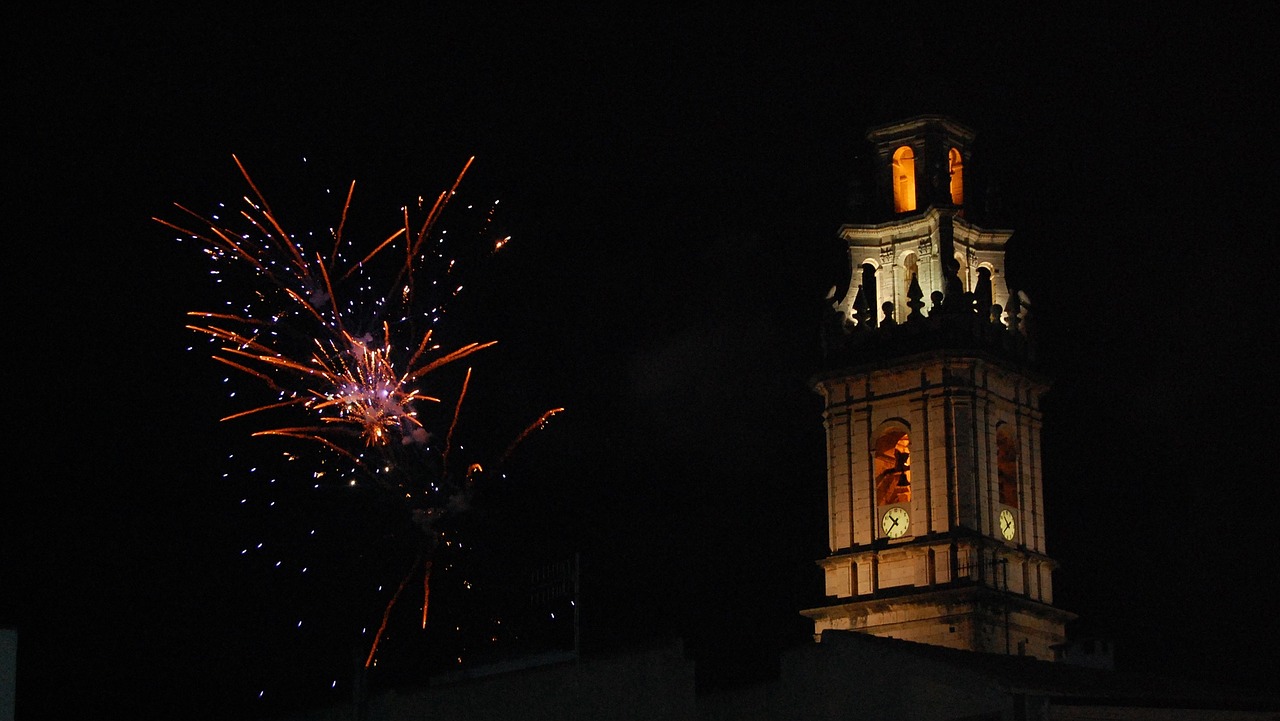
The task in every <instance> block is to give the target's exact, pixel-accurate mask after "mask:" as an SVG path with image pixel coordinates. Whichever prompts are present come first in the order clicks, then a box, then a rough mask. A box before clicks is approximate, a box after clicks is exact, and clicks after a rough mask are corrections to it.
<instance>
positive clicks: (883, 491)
mask: <svg viewBox="0 0 1280 721" xmlns="http://www.w3.org/2000/svg"><path fill="white" fill-rule="evenodd" d="M874 463H875V471H876V505H877V506H887V505H890V504H894V503H909V502H910V501H911V434H910V433H909V432H908V431H907V428H906V426H905V425H902V424H900V423H892V424H889V425H887V426H885V427H884V428H883V429H881V431H880V433H879V435H878V436H877V437H876V442H875V448H874Z"/></svg>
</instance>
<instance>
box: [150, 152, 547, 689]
mask: <svg viewBox="0 0 1280 721" xmlns="http://www.w3.org/2000/svg"><path fill="white" fill-rule="evenodd" d="M233 159H234V160H235V163H236V166H237V167H238V168H239V170H240V174H241V175H242V177H243V178H244V180H245V182H246V184H247V185H248V188H249V191H250V192H249V193H248V194H246V195H245V196H244V198H243V206H242V207H241V208H240V209H239V210H238V211H233V212H230V214H229V216H228V217H227V218H224V217H223V215H224V214H225V213H227V212H228V211H227V210H226V209H225V208H223V209H221V210H220V211H219V212H217V213H211V214H201V213H197V212H195V211H192V210H189V209H188V208H186V207H184V206H182V205H176V207H177V208H178V209H179V211H181V214H182V217H183V218H184V220H181V221H171V220H166V219H161V218H156V219H155V220H156V222H158V223H160V224H162V225H164V226H166V227H168V228H170V229H172V230H175V231H177V232H179V233H180V234H181V236H180V239H181V240H194V241H195V242H197V243H198V244H199V245H200V246H201V249H202V250H203V251H204V253H206V254H207V255H208V257H209V258H210V259H211V261H212V262H213V264H214V271H213V272H214V273H215V274H217V275H219V277H220V278H221V277H223V275H224V274H225V275H231V274H233V273H239V274H240V276H241V277H243V278H245V279H247V280H248V281H249V283H250V286H251V288H250V290H249V291H248V292H247V293H246V294H245V297H243V298H235V299H228V300H227V307H228V309H226V310H223V311H216V312H215V311H195V312H192V313H190V314H189V315H190V317H192V318H193V321H192V322H191V324H190V325H188V327H189V328H190V329H191V330H193V331H195V332H196V333H199V334H201V335H203V336H206V337H207V338H208V339H209V340H210V342H211V343H212V346H213V351H212V357H213V359H214V360H216V361H218V362H219V363H222V364H225V365H226V366H228V367H230V368H232V369H234V370H235V371H237V372H238V373H239V374H241V375H242V376H244V377H248V378H251V379H253V380H254V381H255V382H256V384H257V385H258V386H259V387H260V388H264V389H266V390H267V391H268V396H267V399H266V400H265V401H264V402H261V403H256V404H251V405H249V406H248V407H245V408H244V409H243V410H239V411H237V412H235V413H233V414H231V415H228V416H227V417H225V418H223V420H226V421H230V420H242V419H243V420H251V421H256V422H257V425H255V429H254V430H253V431H251V433H252V435H254V436H274V437H280V438H284V439H289V440H293V441H298V442H301V443H303V444H304V447H305V446H309V447H310V448H312V449H313V450H314V452H315V454H314V457H315V458H316V461H317V463H318V464H326V463H331V462H333V461H335V460H341V461H344V462H347V463H349V465H350V467H351V473H352V474H354V476H359V477H360V478H363V479H365V480H366V481H368V482H369V483H370V484H371V485H373V486H375V487H377V488H378V489H380V490H381V491H382V492H384V493H385V495H387V496H388V497H389V498H392V499H394V500H395V501H396V503H398V504H401V505H402V506H403V507H404V508H405V509H406V511H407V513H408V515H409V517H410V518H411V519H412V521H413V525H414V526H415V527H416V528H417V529H419V530H420V531H421V533H420V534H418V535H419V538H418V543H419V545H420V548H419V549H418V551H417V554H418V555H417V558H418V560H417V561H416V562H415V563H414V565H413V567H412V568H411V569H410V571H409V573H408V574H407V575H406V576H405V577H404V580H403V581H401V582H400V585H399V587H398V590H397V592H396V593H395V595H394V596H393V597H392V598H391V600H390V602H389V603H388V604H387V607H386V608H385V609H384V611H383V616H382V619H383V620H382V624H381V626H380V627H379V630H378V633H377V635H376V637H375V638H374V640H373V642H372V643H371V645H370V648H369V653H368V657H367V659H366V661H365V665H366V667H367V666H369V665H372V664H373V663H374V660H375V656H376V653H377V650H378V643H379V641H380V640H381V638H382V635H383V632H384V630H385V627H386V619H387V616H388V615H389V613H390V610H391V606H392V605H393V604H395V602H396V600H397V599H398V598H399V597H400V592H401V591H402V590H403V589H404V587H405V585H406V584H407V582H408V580H409V578H411V577H412V576H413V575H414V574H415V573H420V574H422V577H423V586H422V588H423V600H422V626H423V628H425V627H426V614H427V597H428V594H429V591H430V586H429V582H430V577H431V568H432V565H433V557H434V552H435V550H436V549H437V548H439V547H440V546H441V545H442V543H447V540H446V539H445V532H444V531H443V530H442V527H441V524H440V521H441V519H442V518H443V517H445V516H447V515H448V514H449V512H450V511H451V510H454V509H457V508H459V507H462V506H464V505H465V495H466V494H467V493H468V492H469V490H470V487H471V485H472V484H474V483H475V482H476V481H477V480H478V477H479V476H480V475H481V474H483V473H484V471H485V468H484V466H483V465H482V464H481V463H479V462H478V461H476V460H474V459H467V460H459V459H458V458H457V456H456V453H455V448H454V435H455V430H456V426H457V424H458V417H459V415H460V411H461V408H462V404H463V401H464V399H465V397H466V393H467V387H468V384H469V383H470V379H471V369H470V368H467V370H466V373H465V376H464V377H463V379H462V380H461V382H460V383H459V384H457V385H456V387H449V386H448V385H447V384H446V383H445V382H444V381H443V380H440V379H442V378H444V377H445V374H444V373H442V372H441V371H442V370H443V369H445V368H447V367H456V366H457V365H459V364H460V362H461V361H463V360H465V359H467V358H469V357H470V356H472V355H473V354H475V353H478V352H480V351H482V350H484V349H486V348H489V347H491V346H493V345H494V343H495V342H494V341H482V342H467V343H460V344H457V345H453V346H450V347H447V348H446V347H444V346H442V344H441V343H439V342H437V341H436V340H435V337H434V336H435V330H436V329H435V325H436V323H437V322H438V321H439V320H440V318H441V317H442V315H443V314H444V307H445V302H446V301H447V300H448V299H450V298H452V297H453V296H456V295H457V294H458V293H459V292H460V291H461V284H460V283H458V282H457V280H456V273H455V271H456V267H457V265H458V260H457V258H451V257H448V256H447V255H446V254H444V253H443V252H442V251H441V250H439V245H440V244H441V243H442V241H443V237H442V236H443V233H444V232H447V231H439V232H438V231H437V225H438V224H439V222H440V219H441V218H442V216H443V214H444V212H445V210H446V208H447V207H448V206H449V204H450V202H451V201H452V200H453V199H454V198H455V195H456V194H457V189H458V186H459V184H460V183H461V182H462V180H463V177H464V176H465V175H466V173H467V170H468V169H469V168H470V166H471V160H468V161H467V163H466V164H465V165H464V167H463V168H462V170H461V172H460V173H459V174H458V176H457V178H456V180H455V181H454V182H453V184H452V186H451V187H450V188H449V189H448V190H445V191H443V192H441V193H440V194H439V195H438V196H437V197H436V198H435V200H434V202H431V203H428V202H426V201H424V199H422V198H419V199H418V201H417V203H415V204H413V205H412V206H405V207H403V208H402V209H401V212H400V217H399V218H397V222H396V224H395V227H393V228H391V229H390V230H388V231H387V232H386V234H385V236H382V235H378V236H375V238H378V237H381V238H382V239H381V240H380V241H376V242H372V243H368V244H367V245H368V247H367V248H365V249H360V248H358V247H357V245H358V243H353V242H350V241H349V240H348V239H347V238H346V237H344V231H345V230H346V226H347V219H348V212H349V210H350V208H351V203H352V198H353V196H354V191H355V183H354V182H353V183H352V184H351V186H350V188H349V189H348V190H347V193H346V199H345V201H344V202H343V204H342V208H341V213H340V217H339V221H338V223H337V224H336V226H334V227H332V228H330V229H328V230H327V231H326V232H325V233H322V234H319V235H315V234H309V235H305V236H301V237H300V236H297V235H294V234H292V233H290V232H288V231H286V229H285V225H286V223H285V222H284V221H283V219H282V217H281V216H280V215H278V214H277V213H276V212H275V211H274V210H273V209H272V207H271V205H270V204H269V203H268V202H267V199H266V197H265V195H264V194H263V193H262V192H261V191H260V190H259V188H258V186H257V184H256V183H255V182H254V181H253V179H252V178H251V177H250V175H249V173H248V171H247V170H246V168H245V166H244V165H243V164H242V163H241V162H240V160H239V159H238V158H235V157H234V156H233ZM491 217H492V211H490V213H489V215H487V216H486V218H487V219H488V218H491ZM486 229H487V225H486ZM473 240H474V243H476V244H479V246H480V248H479V250H480V252H481V253H482V254H492V253H496V252H497V251H498V250H499V249H501V248H502V247H504V246H505V245H506V244H507V243H508V242H509V240H510V238H509V237H498V234H496V233H488V234H487V235H482V236H481V237H480V238H476V239H473ZM349 257H350V258H358V260H354V261H352V260H349V259H348V258H349ZM429 266H430V267H432V268H434V270H433V272H432V273H431V274H429V275H424V273H425V271H424V269H425V268H427V267H429ZM442 386H444V387H442ZM446 398H449V399H451V400H452V408H449V407H448V406H447V405H446V403H445V400H444V399H446ZM442 406H444V407H442ZM433 407H434V408H437V409H438V410H437V411H436V412H434V413H430V414H429V416H430V418H429V419H428V418H427V417H424V409H430V408H433ZM560 410H562V409H558V408H557V409H553V410H550V411H547V412H546V413H544V414H542V415H541V416H540V417H539V418H537V419H536V420H535V421H534V422H533V423H532V424H530V425H528V426H527V427H525V428H524V430H523V431H521V432H520V433H518V434H517V435H516V436H515V437H516V441H515V443H513V444H512V445H511V446H509V447H508V448H507V449H506V450H505V451H504V452H503V453H502V454H501V455H500V456H499V457H498V458H497V459H495V464H493V465H500V464H501V463H502V462H503V461H505V459H506V457H507V456H509V455H510V453H511V450H512V449H513V448H514V446H515V444H516V443H519V441H520V440H522V439H523V438H525V437H526V436H528V435H529V434H530V433H531V432H532V431H533V430H536V429H537V428H539V427H541V426H542V425H543V424H545V423H546V421H547V420H548V419H549V418H550V417H551V416H553V415H554V414H556V413H558V412H559V411H560ZM450 411H451V412H450ZM354 476H353V477H354Z"/></svg>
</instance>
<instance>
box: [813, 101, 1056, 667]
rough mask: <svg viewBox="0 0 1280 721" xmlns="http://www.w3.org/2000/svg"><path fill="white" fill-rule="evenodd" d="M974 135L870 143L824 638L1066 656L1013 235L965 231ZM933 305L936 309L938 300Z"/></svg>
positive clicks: (902, 127) (838, 304) (856, 232)
mask: <svg viewBox="0 0 1280 721" xmlns="http://www.w3.org/2000/svg"><path fill="white" fill-rule="evenodd" d="M973 139H974V133H973V132H972V131H971V130H969V129H968V128H966V127H964V126H963V125H961V124H959V123H957V122H955V121H953V120H951V119H949V118H945V117H941V116H920V117H916V118H912V119H909V120H905V121H901V122H897V123H892V124H890V125H885V126H881V127H877V128H874V129H872V130H870V131H869V132H868V133H867V140H868V141H869V143H870V145H871V147H872V149H873V151H874V162H875V169H874V181H873V184H872V189H873V192H874V195H873V197H871V198H869V199H868V200H869V201H870V203H869V206H870V209H871V212H872V218H871V219H873V220H876V221H878V222H874V223H861V224H848V225H844V226H843V227H841V228H840V231H839V232H840V237H841V239H843V240H844V241H845V242H846V243H847V245H848V251H849V273H850V280H849V285H848V292H847V293H846V294H845V295H844V297H842V298H836V299H834V302H833V303H832V307H831V311H832V312H831V317H830V318H829V323H828V324H827V326H826V332H825V334H824V338H825V347H826V354H825V363H824V370H823V371H822V372H821V373H819V374H818V375H817V376H816V377H815V379H814V381H813V383H814V387H815V390H816V391H817V392H818V393H820V394H821V395H822V397H823V399H824V401H825V402H824V427H825V429H826V437H827V444H826V446H827V505H828V545H829V549H830V553H829V555H827V557H826V558H824V559H822V560H821V561H819V565H820V566H821V567H822V569H823V571H824V574H825V584H826V595H827V603H826V604H825V605H823V606H821V607H818V608H813V609H809V610H806V611H805V612H804V614H805V615H806V616H808V617H809V618H811V619H813V622H814V629H815V632H816V633H817V634H821V632H822V631H824V630H826V629H848V630H856V631H863V632H866V633H871V634H874V635H878V636H892V637H895V638H901V639H906V640H911V641H919V642H923V643H931V644H935V645H939V646H947V647H951V648H961V649H968V650H973V651H983V652H993V653H1008V654H1016V655H1029V656H1034V657H1037V658H1042V659H1052V658H1054V648H1055V646H1057V645H1058V644H1060V643H1062V642H1063V641H1064V635H1065V634H1064V627H1065V624H1066V622H1067V621H1068V620H1070V619H1071V618H1072V615H1071V614H1069V613H1067V612H1065V611H1062V610H1060V609H1057V608H1054V607H1053V605H1052V602H1053V585H1052V571H1053V568H1054V562H1053V560H1052V559H1051V558H1049V556H1048V555H1047V551H1046V546H1045V528H1044V495H1043V491H1042V478H1041V476H1042V473H1041V463H1040V428H1041V413H1040V399H1041V397H1042V396H1043V395H1044V393H1045V392H1046V391H1047V390H1048V382H1047V380H1046V379H1045V378H1044V377H1043V376H1042V375H1041V374H1040V373H1039V372H1038V371H1037V370H1036V368H1037V364H1036V362H1035V353H1034V346H1033V344H1032V339H1031V337H1030V336H1029V323H1030V306H1029V303H1028V299H1027V296H1026V294H1025V293H1022V292H1020V291H1011V290H1010V289H1009V288H1008V287H1007V284H1006V275H1005V245H1006V243H1007V241H1008V240H1009V238H1010V237H1012V231H1008V230H989V229H985V228H981V227H979V226H977V225H976V224H974V223H973V222H971V221H970V220H968V219H967V217H968V215H970V214H968V213H966V208H967V207H968V204H969V197H968V196H966V191H967V190H968V188H967V187H966V185H967V181H968V178H967V177H966V169H967V166H968V164H969V159H970V151H971V147H972V143H973ZM926 298H928V303H927V304H926V302H925V299H926Z"/></svg>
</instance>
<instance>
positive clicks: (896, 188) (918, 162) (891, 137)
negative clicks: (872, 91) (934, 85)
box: [867, 115, 974, 215]
mask: <svg viewBox="0 0 1280 721" xmlns="http://www.w3.org/2000/svg"><path fill="white" fill-rule="evenodd" d="M973 137H974V133H973V131H972V130H969V129H968V128H966V127H965V126H963V125H961V124H960V123H957V122H955V121H954V120H951V119H949V118H945V117H942V116H938V115H921V116H917V117H915V118H911V119H909V120H903V121H899V122H896V123H890V124H888V125H882V126H880V127H877V128H873V129H871V130H870V131H868V132H867V140H868V141H870V143H871V145H872V147H873V149H874V151H875V157H876V182H875V187H876V198H877V202H878V204H879V205H880V206H881V207H883V208H885V209H888V210H891V211H892V212H893V214H894V215H901V214H903V213H915V212H918V211H922V210H925V209H927V208H929V207H931V206H936V207H946V208H955V209H957V210H958V211H959V212H961V213H963V211H964V207H965V192H964V191H965V172H964V169H965V165H966V163H967V162H968V160H969V152H970V151H969V148H970V146H971V144H972V143H973Z"/></svg>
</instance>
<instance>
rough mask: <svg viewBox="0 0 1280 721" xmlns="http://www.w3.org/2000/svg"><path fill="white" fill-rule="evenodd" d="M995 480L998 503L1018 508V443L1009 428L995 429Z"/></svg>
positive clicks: (1004, 426)
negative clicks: (997, 490) (998, 490)
mask: <svg viewBox="0 0 1280 721" xmlns="http://www.w3.org/2000/svg"><path fill="white" fill-rule="evenodd" d="M996 478H997V482H998V483H999V488H1000V503H1002V504H1004V505H1006V506H1009V507H1011V508H1017V507H1018V442H1017V440H1016V439H1014V437H1013V434H1012V433H1010V432H1009V426H1007V425H1002V426H1000V427H999V428H997V429H996Z"/></svg>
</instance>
